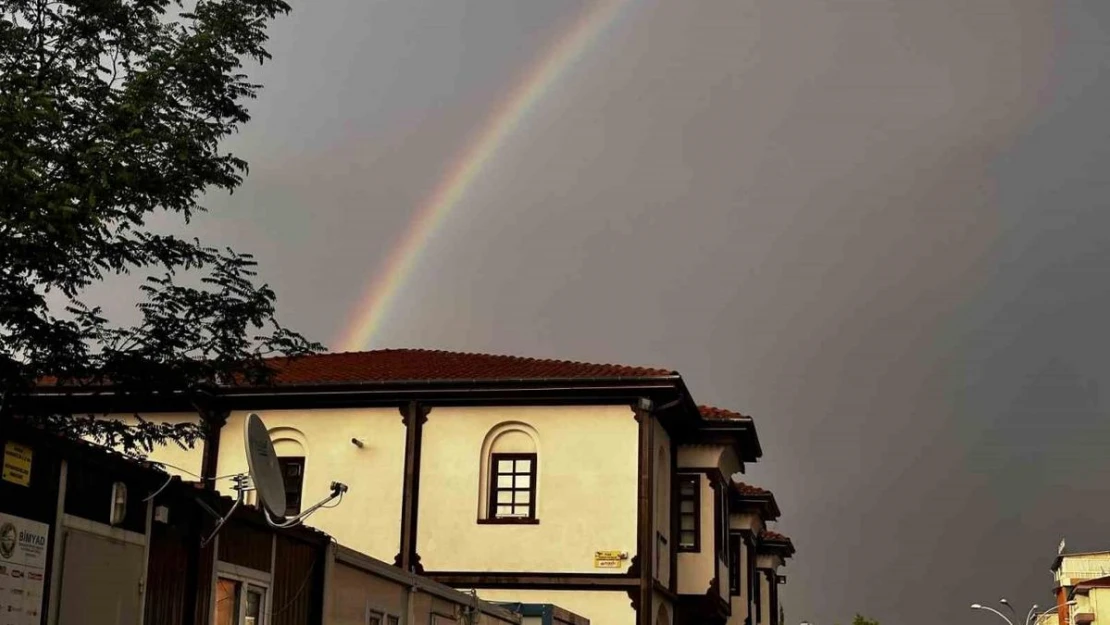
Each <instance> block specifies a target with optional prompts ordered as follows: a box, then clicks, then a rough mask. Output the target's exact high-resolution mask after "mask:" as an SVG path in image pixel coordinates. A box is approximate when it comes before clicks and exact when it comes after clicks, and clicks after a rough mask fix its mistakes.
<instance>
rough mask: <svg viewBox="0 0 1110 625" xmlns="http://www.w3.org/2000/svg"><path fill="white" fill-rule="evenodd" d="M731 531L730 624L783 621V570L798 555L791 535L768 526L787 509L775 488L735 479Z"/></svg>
mask: <svg viewBox="0 0 1110 625" xmlns="http://www.w3.org/2000/svg"><path fill="white" fill-rule="evenodd" d="M730 512H731V514H730V519H729V531H730V532H731V533H732V541H731V544H730V546H731V553H730V561H731V563H732V564H731V566H730V567H729V568H730V571H731V573H732V575H731V577H730V578H729V598H730V603H731V608H732V610H731V616H730V617H729V619H728V623H729V625H780V623H779V621H780V619H781V615H782V613H783V610H782V604H781V602H780V601H779V589H778V587H779V586H780V585H781V584H783V583H785V581H786V578H785V577H784V576H782V575H780V574H779V569H780V568H782V567H783V566H784V565H785V564H786V559H787V558H789V557H791V556H793V555H794V545H793V543H792V542H791V541H790V539H789V538H787V537H785V536H783V535H781V534H777V533H775V532H772V531H770V530H768V529H767V526H768V524H769V523H771V522H773V521H776V520H777V519H778V518H779V516H780V515H781V512H780V510H779V506H778V503H777V502H776V501H775V496H774V494H773V493H771V491H769V490H766V489H764V488H759V487H758V486H752V485H750V484H746V483H743V482H733V485H732V494H731V510H730Z"/></svg>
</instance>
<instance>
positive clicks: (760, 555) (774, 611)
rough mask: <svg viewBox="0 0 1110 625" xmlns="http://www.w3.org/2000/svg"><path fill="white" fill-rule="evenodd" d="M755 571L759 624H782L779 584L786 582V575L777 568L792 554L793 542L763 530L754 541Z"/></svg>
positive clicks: (783, 564)
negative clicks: (757, 576)
mask: <svg viewBox="0 0 1110 625" xmlns="http://www.w3.org/2000/svg"><path fill="white" fill-rule="evenodd" d="M755 553H756V565H755V566H756V571H757V572H758V573H759V574H760V580H759V584H760V586H759V597H761V598H762V597H766V601H763V600H762V599H761V600H760V612H759V620H758V621H756V622H757V623H759V624H760V625H783V623H782V620H783V607H782V602H781V601H780V600H779V586H781V585H783V584H785V583H786V576H785V575H780V574H779V569H781V568H782V567H783V566H785V565H786V559H787V558H789V557H791V556H793V555H794V543H793V542H791V540H790V539H789V538H787V537H786V536H783V535H782V534H779V533H777V532H772V531H770V530H763V532H761V533H760V534H759V541H758V542H757V543H756V550H755Z"/></svg>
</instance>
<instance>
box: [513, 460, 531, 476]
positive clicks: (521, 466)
mask: <svg viewBox="0 0 1110 625" xmlns="http://www.w3.org/2000/svg"><path fill="white" fill-rule="evenodd" d="M516 472H517V473H531V472H532V461H531V460H517V461H516Z"/></svg>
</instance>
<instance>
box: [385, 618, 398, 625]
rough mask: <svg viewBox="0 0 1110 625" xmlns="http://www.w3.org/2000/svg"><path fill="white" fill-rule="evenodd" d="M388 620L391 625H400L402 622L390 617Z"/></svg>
mask: <svg viewBox="0 0 1110 625" xmlns="http://www.w3.org/2000/svg"><path fill="white" fill-rule="evenodd" d="M387 620H388V621H389V625H399V624H400V622H401V620H400V619H398V618H397V617H396V616H390V617H388V619H387Z"/></svg>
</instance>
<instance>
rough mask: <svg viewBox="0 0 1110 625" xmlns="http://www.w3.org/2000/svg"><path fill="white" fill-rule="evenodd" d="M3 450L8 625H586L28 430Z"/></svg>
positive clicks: (1, 551) (2, 603)
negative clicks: (277, 521) (455, 583)
mask: <svg viewBox="0 0 1110 625" xmlns="http://www.w3.org/2000/svg"><path fill="white" fill-rule="evenodd" d="M0 448H2V449H3V450H4V465H3V466H4V472H3V476H2V479H0V534H3V536H2V538H3V541H2V542H0V613H2V614H0V616H2V618H0V622H3V623H18V624H20V625H23V624H27V625H43V624H46V623H48V624H50V625H77V624H80V625H99V624H105V625H107V624H109V623H111V624H112V625H141V624H143V623H149V624H152V625H187V624H191V625H255V624H257V623H264V624H266V625H271V624H272V625H321V624H323V623H327V624H328V625H401V624H405V625H409V624H413V625H415V624H417V623H419V624H421V625H424V624H430V625H446V624H448V623H467V624H471V623H473V624H477V623H482V624H483V625H523V624H524V623H526V622H531V621H528V620H526V619H527V618H529V617H527V616H526V615H527V614H530V612H529V611H537V612H539V613H540V614H543V615H558V616H559V620H558V621H554V622H557V623H565V624H566V625H589V621H588V620H586V619H584V618H582V617H580V616H578V615H576V614H573V613H570V612H567V611H566V610H563V609H561V608H558V607H556V606H551V605H537V606H528V611H525V610H516V609H514V607H515V606H497V605H494V604H491V603H488V602H485V601H481V600H479V599H478V598H477V597H475V596H473V595H470V594H467V593H463V592H460V591H458V590H456V589H453V588H449V587H447V586H444V585H442V584H439V583H437V582H435V581H432V580H429V579H427V578H424V577H421V576H418V575H415V574H412V573H407V572H404V571H401V570H400V569H398V568H397V567H394V566H392V565H390V564H386V563H385V562H381V561H378V560H375V559H373V558H370V557H368V556H365V555H363V554H360V553H357V552H355V551H354V550H351V549H349V548H346V547H343V546H341V545H338V544H337V543H335V542H334V541H333V540H332V539H331V537H330V536H328V535H326V534H324V533H322V532H320V531H318V530H315V529H312V528H309V527H305V526H298V527H292V528H286V529H275V528H274V527H272V526H271V525H269V524H268V523H267V522H266V521H265V519H264V518H263V516H262V514H261V512H260V511H259V510H257V509H254V508H250V507H243V506H235V505H234V502H233V501H232V500H231V499H230V498H228V497H224V496H220V495H219V494H218V493H216V492H214V491H213V490H211V489H208V488H204V487H203V486H202V485H201V484H197V483H187V482H183V481H182V480H181V479H180V478H178V477H175V476H171V475H169V474H167V473H166V472H164V471H162V470H161V469H160V468H158V467H157V466H154V465H152V464H150V463H147V462H141V461H137V460H135V459H133V458H128V457H124V456H122V455H120V454H117V453H114V452H112V451H110V450H107V449H104V448H101V447H98V446H94V445H91V444H88V443H83V442H80V441H71V440H66V439H61V438H58V437H56V436H51V435H48V434H46V433H44V432H42V431H39V430H37V429H35V428H32V427H28V426H26V425H25V424H12V423H6V424H5V429H4V431H3V432H2V433H0ZM221 519H223V521H226V522H222V521H221ZM9 539H10V542H9ZM104 562H111V566H105V565H104ZM542 622H544V623H550V622H552V621H550V620H548V621H542Z"/></svg>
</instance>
